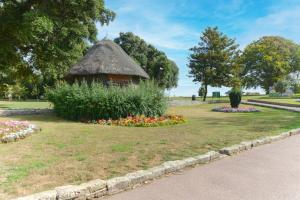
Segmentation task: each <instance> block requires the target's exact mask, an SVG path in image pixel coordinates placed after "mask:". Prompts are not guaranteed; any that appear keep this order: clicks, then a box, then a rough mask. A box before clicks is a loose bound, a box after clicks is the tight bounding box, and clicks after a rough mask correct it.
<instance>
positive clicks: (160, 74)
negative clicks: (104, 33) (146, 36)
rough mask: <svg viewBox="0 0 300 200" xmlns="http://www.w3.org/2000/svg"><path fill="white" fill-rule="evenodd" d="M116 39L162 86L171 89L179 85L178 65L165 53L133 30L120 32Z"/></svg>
mask: <svg viewBox="0 0 300 200" xmlns="http://www.w3.org/2000/svg"><path fill="white" fill-rule="evenodd" d="M114 41H115V42H116V43H117V44H118V45H120V46H121V47H122V49H123V50H124V51H125V52H126V53H127V54H128V55H129V56H130V57H132V58H133V59H134V60H135V61H136V62H137V63H138V64H139V65H140V66H142V68H143V69H144V70H145V71H146V72H147V73H148V74H149V76H150V78H151V79H154V80H155V81H156V82H157V83H158V85H159V86H160V87H163V88H166V89H171V88H173V87H176V86H177V82H178V67H177V65H176V63H175V62H173V61H172V60H170V59H168V57H167V56H166V55H165V53H163V52H161V51H159V50H157V49H156V48H155V47H154V46H152V45H150V44H147V43H146V42H145V41H144V40H143V39H141V38H140V37H138V36H136V35H134V34H133V33H131V32H127V33H120V35H119V37H117V38H115V39H114Z"/></svg>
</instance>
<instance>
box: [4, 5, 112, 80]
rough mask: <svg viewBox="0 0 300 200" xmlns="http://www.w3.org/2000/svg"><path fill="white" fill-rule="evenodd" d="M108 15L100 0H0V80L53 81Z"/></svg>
mask: <svg viewBox="0 0 300 200" xmlns="http://www.w3.org/2000/svg"><path fill="white" fill-rule="evenodd" d="M114 17H115V14H114V13H113V12H112V11H111V10H108V9H107V8H105V6H104V1H103V0H85V1H82V0H64V1H58V0H47V1H38V0H22V1H15V0H1V1H0V18H1V23H0V44H1V46H0V55H1V56H0V79H1V82H5V83H9V82H14V81H15V80H19V81H21V82H23V84H35V85H38V84H40V83H41V84H42V85H53V84H54V83H55V82H56V81H57V80H60V79H62V78H63V77H64V75H65V73H66V72H67V70H68V69H69V67H70V66H71V65H72V64H74V63H75V62H76V61H77V60H78V58H79V57H81V56H82V55H83V52H84V51H85V50H86V48H87V46H88V44H90V43H94V42H95V41H96V35H97V28H96V24H95V23H96V22H99V23H100V24H102V25H104V24H108V23H109V22H110V21H112V20H113V19H114ZM11 77H14V78H11ZM24 82H25V83H24ZM0 84H1V83H0Z"/></svg>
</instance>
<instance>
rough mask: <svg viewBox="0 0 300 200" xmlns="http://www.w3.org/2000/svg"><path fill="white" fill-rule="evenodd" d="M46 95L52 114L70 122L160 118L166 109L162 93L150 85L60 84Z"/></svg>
mask: <svg viewBox="0 0 300 200" xmlns="http://www.w3.org/2000/svg"><path fill="white" fill-rule="evenodd" d="M46 95H47V97H48V99H49V101H51V102H52V103H53V105H54V111H55V112H56V113H57V114H58V115H59V116H61V117H64V118H67V119H71V120H96V119H119V118H121V117H123V118H124V117H127V116H135V115H145V116H148V117H152V116H161V115H163V114H164V112H165V110H166V99H165V97H164V93H163V91H162V90H161V89H159V87H158V86H157V85H156V84H154V83H153V82H141V83H140V85H138V86H136V85H129V86H126V87H120V86H109V87H106V86H103V85H102V84H99V83H92V84H91V85H88V84H87V83H86V82H83V83H81V84H78V83H75V84H73V85H70V84H67V83H60V84H58V85H56V86H55V88H54V89H48V90H47V93H46Z"/></svg>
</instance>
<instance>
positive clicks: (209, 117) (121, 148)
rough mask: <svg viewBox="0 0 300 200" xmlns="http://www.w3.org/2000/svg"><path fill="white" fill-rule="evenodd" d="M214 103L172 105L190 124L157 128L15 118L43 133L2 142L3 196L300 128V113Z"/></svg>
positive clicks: (0, 173) (0, 187) (102, 176)
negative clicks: (231, 109) (231, 108)
mask: <svg viewBox="0 0 300 200" xmlns="http://www.w3.org/2000/svg"><path fill="white" fill-rule="evenodd" d="M214 106H216V105H215V104H214V105H213V104H204V105H197V106H185V107H172V108H170V109H169V111H168V112H169V113H174V114H181V115H184V116H185V117H186V118H187V123H185V124H181V125H175V126H165V127H156V128H155V127H154V128H130V127H110V126H101V125H94V124H82V123H76V122H70V121H65V120H62V119H60V118H58V117H55V116H53V115H44V116H22V117H15V118H9V119H18V120H30V121H33V122H34V123H36V124H37V125H38V126H40V127H41V128H42V131H41V132H39V133H37V134H34V135H32V136H30V137H28V138H26V139H24V140H20V141H18V142H15V143H9V144H0V199H1V198H4V197H5V198H4V199H7V198H8V197H13V196H18V195H25V194H30V193H34V192H39V191H43V190H47V189H51V188H54V187H56V186H60V185H65V184H77V183H80V182H86V181H88V180H91V179H96V178H100V179H106V178H109V177H114V176H118V175H124V174H126V173H128V172H132V171H135V170H138V169H146V168H149V167H151V166H155V165H158V164H160V163H162V162H164V161H167V160H176V159H181V158H184V157H188V156H194V155H197V154H201V153H205V152H207V151H209V150H218V149H220V148H222V147H224V146H229V145H232V144H236V143H239V142H241V141H242V140H252V139H255V138H260V137H263V136H267V135H274V134H278V133H280V132H282V131H286V130H289V129H292V128H296V127H300V113H294V112H288V111H283V110H276V109H269V108H260V109H261V110H262V112H261V113H215V112H211V111H210V110H211V109H212V108H213V107H214ZM4 119H8V118H0V120H4Z"/></svg>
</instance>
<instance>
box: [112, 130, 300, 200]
mask: <svg viewBox="0 0 300 200" xmlns="http://www.w3.org/2000/svg"><path fill="white" fill-rule="evenodd" d="M106 199H107V200H299V199H300V135H298V136H293V137H289V138H287V139H285V140H282V141H278V142H275V143H272V144H267V145H263V146H260V147H257V148H254V149H252V150H250V151H247V152H243V153H241V154H239V155H236V156H233V157H227V158H224V159H222V160H219V161H216V162H213V163H210V164H207V165H204V166H198V167H196V168H193V169H187V170H185V171H184V172H182V173H181V174H178V175H172V176H170V177H165V178H162V179H159V180H156V181H153V182H152V183H150V184H148V185H145V186H142V187H138V188H135V189H134V190H131V191H127V192H123V193H120V194H117V195H115V196H111V197H107V198H106Z"/></svg>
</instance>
